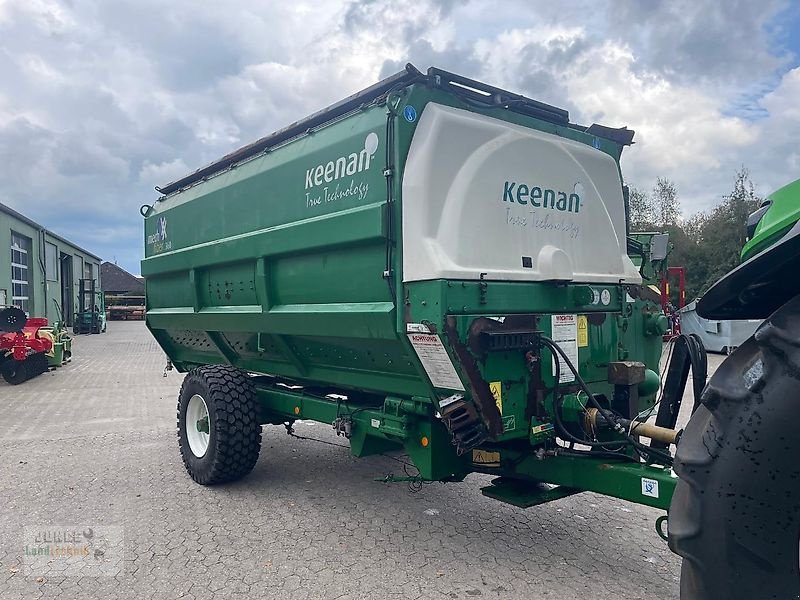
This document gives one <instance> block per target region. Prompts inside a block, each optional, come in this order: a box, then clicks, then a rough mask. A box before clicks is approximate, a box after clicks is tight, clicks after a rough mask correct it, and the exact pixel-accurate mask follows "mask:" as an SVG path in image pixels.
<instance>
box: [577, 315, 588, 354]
mask: <svg viewBox="0 0 800 600" xmlns="http://www.w3.org/2000/svg"><path fill="white" fill-rule="evenodd" d="M588 345H589V323H588V321H587V319H586V315H578V348H585V347H586V346H588Z"/></svg>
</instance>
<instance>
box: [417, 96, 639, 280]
mask: <svg viewBox="0 0 800 600" xmlns="http://www.w3.org/2000/svg"><path fill="white" fill-rule="evenodd" d="M402 202H403V206H402V211H403V280H404V281H422V280H428V279H479V278H480V277H481V274H484V279H488V280H513V281H552V280H558V281H574V282H587V283H593V282H596V283H618V282H624V283H641V278H640V276H639V273H638V271H637V269H636V267H635V266H634V265H633V263H632V262H631V260H630V259H629V258H628V256H627V254H626V239H625V210H624V202H623V199H622V184H621V182H620V178H619V172H618V170H617V165H616V163H615V161H614V159H613V158H611V157H610V156H609V155H607V154H605V153H604V152H601V151H599V150H596V149H594V148H592V147H590V146H587V145H585V144H581V143H578V142H574V141H572V140H568V139H564V138H561V137H558V136H556V135H552V134H548V133H543V132H540V131H537V130H534V129H529V128H526V127H521V126H518V125H513V124H510V123H507V122H505V121H500V120H497V119H492V118H489V117H485V116H482V115H478V114H475V113H471V112H468V111H464V110H459V109H455V108H451V107H446V106H442V105H438V104H428V105H427V106H426V108H425V110H424V111H423V113H422V116H421V117H420V120H419V124H418V126H417V129H416V132H415V134H414V138H413V140H412V143H411V148H410V150H409V154H408V159H407V162H406V167H405V171H404V174H403V197H402Z"/></svg>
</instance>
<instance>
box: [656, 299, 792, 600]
mask: <svg viewBox="0 0 800 600" xmlns="http://www.w3.org/2000/svg"><path fill="white" fill-rule="evenodd" d="M799 409H800V296H798V297H796V298H794V299H793V300H792V301H790V302H788V303H787V304H785V305H784V306H783V307H782V308H780V309H779V310H777V311H776V312H775V313H774V314H773V315H772V316H771V317H770V318H769V319H767V320H766V321H765V322H764V324H763V325H761V327H760V328H759V329H758V330H757V331H756V333H755V334H754V335H753V337H751V338H750V339H749V340H747V341H746V342H745V343H744V344H742V345H741V346H739V348H737V349H736V350H735V351H734V352H733V354H731V355H730V356H729V357H728V358H727V359H726V360H725V361H724V362H723V363H722V365H721V366H720V367H719V369H717V372H716V373H715V374H714V376H713V377H712V378H711V380H710V381H709V383H708V386H707V388H706V390H705V392H704V393H703V396H702V404H701V405H700V406H699V407H698V409H697V411H696V412H695V414H694V415H693V416H692V418H691V420H690V421H689V424H688V425H687V427H686V430H685V432H684V434H683V437H682V438H681V441H680V444H679V445H678V449H677V453H676V457H675V465H674V469H675V471H676V473H677V474H678V475H679V477H680V481H679V482H678V485H677V488H676V490H675V494H674V496H673V498H672V505H671V507H670V512H669V545H670V548H671V549H672V550H673V551H674V552H676V553H677V554H679V555H681V556H682V557H683V565H682V569H681V599H682V600H712V599H714V600H717V599H722V598H724V599H726V600H738V599H742V600H756V599H758V600H768V599H780V600H786V599H798V598H800V572H799V571H800V567H799V566H798V545H799V544H800V460H798V458H799V457H800V434H798V430H797V429H798V428H797V426H798V423H800V419H798V410H799Z"/></svg>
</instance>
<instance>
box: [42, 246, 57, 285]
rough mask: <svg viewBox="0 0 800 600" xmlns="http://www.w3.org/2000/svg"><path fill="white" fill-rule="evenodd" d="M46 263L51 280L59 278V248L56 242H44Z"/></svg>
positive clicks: (46, 269)
mask: <svg viewBox="0 0 800 600" xmlns="http://www.w3.org/2000/svg"><path fill="white" fill-rule="evenodd" d="M44 264H45V271H46V273H47V279H48V280H49V281H56V280H58V248H56V245H55V244H51V243H50V242H45V244H44Z"/></svg>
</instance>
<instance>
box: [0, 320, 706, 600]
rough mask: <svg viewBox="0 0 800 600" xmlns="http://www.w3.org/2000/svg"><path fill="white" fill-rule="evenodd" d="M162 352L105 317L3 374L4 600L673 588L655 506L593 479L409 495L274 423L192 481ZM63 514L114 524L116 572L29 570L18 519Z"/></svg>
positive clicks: (576, 594)
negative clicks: (98, 325)
mask: <svg viewBox="0 0 800 600" xmlns="http://www.w3.org/2000/svg"><path fill="white" fill-rule="evenodd" d="M710 362H711V364H712V365H714V366H715V365H716V364H718V363H719V358H718V357H711V361H710ZM163 366H164V357H163V355H162V354H161V352H160V350H159V348H158V347H157V346H156V344H155V342H154V341H153V340H152V339H151V338H150V336H149V334H148V332H147V330H146V329H145V326H144V324H143V323H141V322H112V323H109V327H108V333H107V334H105V335H95V336H81V337H78V338H77V339H76V340H75V359H74V361H73V363H72V364H71V365H69V366H67V367H64V368H62V369H60V370H58V371H57V372H55V373H48V374H45V375H43V376H41V377H39V378H37V379H35V380H33V381H30V382H27V383H25V384H23V385H21V386H18V387H11V386H9V385H6V384H5V382H3V381H1V380H0V404H1V405H2V407H3V420H2V428H0V442H1V443H2V445H1V446H0V457H2V460H1V461H0V507H1V508H0V598H2V599H3V600H11V599H16V598H20V599H22V598H24V599H26V600H27V599H32V598H70V599H72V598H81V599H85V598H104V599H105V598H132V599H133V598H136V599H143V598H165V599H170V598H197V599H211V598H248V599H252V598H326V599H327V598H369V599H371V600H378V599H382V598H404V599H408V600H411V599H414V598H422V599H424V600H436V599H440V598H441V599H451V598H485V599H493V598H533V599H536V598H552V599H559V600H570V599H578V598H580V599H588V598H592V599H603V598H614V599H615V600H617V599H619V598H625V599H629V600H631V599H637V598H642V599H644V598H647V599H648V600H649V599H653V598H676V597H677V594H678V577H679V567H680V565H679V560H678V558H677V557H675V556H673V555H672V554H671V553H670V552H669V550H668V548H667V546H666V544H665V543H664V542H662V541H661V540H660V539H659V538H658V537H657V536H656V534H655V532H654V530H653V523H654V521H655V519H656V518H657V517H658V516H659V515H660V514H661V513H660V512H659V511H656V510H651V509H648V508H644V507H639V506H635V505H633V504H628V503H626V502H622V501H618V500H614V499H609V498H604V497H602V496H597V495H594V494H590V493H584V494H579V495H577V496H573V497H571V498H567V499H565V500H561V501H558V502H553V503H550V504H547V505H544V506H540V507H537V508H532V509H529V510H527V511H524V510H520V509H517V508H514V507H511V506H507V505H503V504H500V503H498V502H495V501H493V500H490V499H488V498H484V497H483V496H481V494H480V491H479V487H480V486H481V485H485V484H486V482H487V481H488V479H489V478H488V477H484V476H471V477H469V478H467V480H466V481H465V482H464V483H461V484H447V485H441V484H432V485H426V486H424V487H423V489H422V490H421V491H419V492H418V493H411V492H409V490H408V489H407V487H406V486H405V484H389V485H387V484H381V483H377V482H375V481H373V479H374V478H376V477H381V476H384V475H386V474H388V473H395V474H402V467H401V466H400V465H399V464H398V463H396V462H394V461H392V460H390V459H388V458H385V457H376V458H367V459H360V460H357V459H354V458H351V457H350V454H349V451H348V450H347V449H345V448H339V447H335V446H330V445H323V444H319V443H314V442H309V441H299V440H295V439H291V438H289V437H288V436H287V435H286V434H285V432H284V430H283V429H282V428H278V427H267V428H266V429H265V432H264V444H263V447H262V452H261V458H260V460H259V462H258V465H257V466H256V468H255V470H254V472H253V473H252V474H251V475H250V476H249V477H247V478H246V479H245V480H243V481H240V482H238V483H235V484H231V485H226V486H222V487H216V488H204V487H201V486H198V485H196V484H194V483H193V482H192V481H191V479H190V478H189V477H188V475H187V474H186V472H185V471H184V468H183V464H182V463H181V460H180V455H179V452H178V448H177V441H176V439H175V403H176V397H177V393H178V389H179V387H180V384H181V379H182V376H181V375H179V374H177V373H175V372H173V373H170V374H169V376H168V377H166V378H163V377H162V371H163ZM297 432H298V433H299V434H300V435H311V436H315V437H320V438H323V439H326V440H328V441H331V442H337V441H341V438H340V439H339V440H337V438H336V436H335V435H334V434H333V432H332V431H330V428H329V427H328V426H325V425H321V424H312V423H301V424H299V425H297ZM64 526H72V527H80V528H81V529H80V531H83V530H84V528H87V527H92V528H94V529H93V530H94V531H98V532H100V531H104V530H109V531H112V532H113V531H117V532H119V531H121V532H122V533H123V535H124V544H123V547H124V551H123V554H122V560H121V563H120V564H121V565H122V570H123V572H122V574H120V575H117V576H99V577H89V576H83V577H80V576H54V575H52V574H46V575H44V577H41V576H39V577H37V575H41V574H40V573H36V572H35V569H34V571H30V570H29V569H27V568H26V564H27V563H26V561H27V560H29V559H28V558H26V557H25V556H24V547H25V545H26V544H28V543H30V542H31V539H32V538H31V535H32V534H31V533H30V532H31V530H30V529H29V530H27V532H26V530H25V529H24V528H26V527H29V528H32V530H33V531H39V530H42V531H46V530H53V529H54V528H58V527H64ZM114 528H117V529H114ZM119 528H121V529H119ZM80 560H83V561H88V560H89V559H86V558H81V559H80ZM73 568H76V569H78V570H79V572H84V573H86V572H87V571H80V567H73Z"/></svg>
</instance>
